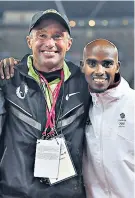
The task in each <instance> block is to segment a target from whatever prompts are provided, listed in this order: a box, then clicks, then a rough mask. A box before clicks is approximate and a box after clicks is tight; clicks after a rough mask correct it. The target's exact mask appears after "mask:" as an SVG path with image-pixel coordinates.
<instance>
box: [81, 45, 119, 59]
mask: <svg viewBox="0 0 135 198" xmlns="http://www.w3.org/2000/svg"><path fill="white" fill-rule="evenodd" d="M84 57H85V58H88V57H95V58H96V57H97V58H99V57H100V58H103V59H104V58H105V57H106V58H111V59H115V58H116V57H117V53H116V51H115V50H114V48H112V47H99V46H98V47H97V46H94V47H89V46H88V47H87V48H86V49H85V51H84Z"/></svg>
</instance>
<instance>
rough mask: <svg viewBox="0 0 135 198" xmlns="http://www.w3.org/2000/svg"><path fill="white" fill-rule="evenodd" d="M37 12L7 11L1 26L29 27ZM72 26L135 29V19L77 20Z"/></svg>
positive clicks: (73, 20) (72, 21)
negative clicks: (134, 27)
mask: <svg viewBox="0 0 135 198" xmlns="http://www.w3.org/2000/svg"><path fill="white" fill-rule="evenodd" d="M35 12H36V11H29V12H28V11H5V12H4V14H3V17H2V19H1V20H0V25H19V26H20V25H29V23H30V18H32V16H33V14H34V13H35ZM70 26H71V27H72V28H76V27H80V28H81V27H90V28H98V27H104V28H115V27H116V28H117V27H129V26H131V27H133V26H134V19H133V18H131V17H126V16H125V17H123V18H110V19H101V18H94V19H91V18H83V19H82V18H80V19H79V18H76V19H74V18H73V19H71V20H70Z"/></svg>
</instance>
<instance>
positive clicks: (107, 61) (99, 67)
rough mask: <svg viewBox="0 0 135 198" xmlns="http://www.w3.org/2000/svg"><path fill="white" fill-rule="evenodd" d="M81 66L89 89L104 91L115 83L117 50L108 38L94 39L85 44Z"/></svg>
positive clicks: (117, 68) (117, 69)
mask: <svg viewBox="0 0 135 198" xmlns="http://www.w3.org/2000/svg"><path fill="white" fill-rule="evenodd" d="M81 66H82V71H83V72H84V74H85V78H86V80H87V82H88V84H89V87H90V90H91V91H92V92H96V93H101V92H104V91H105V90H107V89H108V87H110V86H112V85H113V84H114V83H115V76H116V74H117V73H118V72H119V67H120V63H119V61H118V50H117V48H116V46H115V45H114V44H113V43H111V42H110V41H108V40H105V39H97V40H94V41H92V42H90V43H88V44H87V45H86V46H85V48H84V52H83V61H82V62H81Z"/></svg>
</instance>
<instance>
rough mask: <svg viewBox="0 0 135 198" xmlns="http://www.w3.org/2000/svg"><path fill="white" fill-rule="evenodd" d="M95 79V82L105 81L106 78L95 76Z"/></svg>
mask: <svg viewBox="0 0 135 198" xmlns="http://www.w3.org/2000/svg"><path fill="white" fill-rule="evenodd" d="M94 81H95V82H104V81H105V79H99V78H95V79H94Z"/></svg>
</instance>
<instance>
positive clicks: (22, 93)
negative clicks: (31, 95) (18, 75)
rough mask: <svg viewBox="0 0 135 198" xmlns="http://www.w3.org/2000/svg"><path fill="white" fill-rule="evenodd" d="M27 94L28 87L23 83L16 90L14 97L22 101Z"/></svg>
mask: <svg viewBox="0 0 135 198" xmlns="http://www.w3.org/2000/svg"><path fill="white" fill-rule="evenodd" d="M27 93H28V86H27V85H26V84H25V83H24V82H22V83H21V85H20V86H19V87H17V89H16V95H17V96H18V98H20V99H24V98H25V96H26V94H27Z"/></svg>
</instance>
